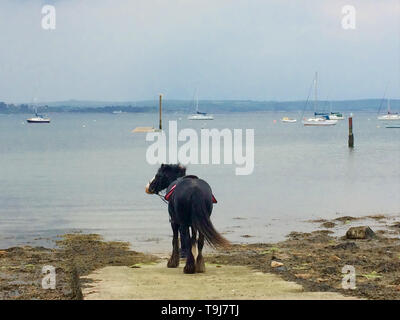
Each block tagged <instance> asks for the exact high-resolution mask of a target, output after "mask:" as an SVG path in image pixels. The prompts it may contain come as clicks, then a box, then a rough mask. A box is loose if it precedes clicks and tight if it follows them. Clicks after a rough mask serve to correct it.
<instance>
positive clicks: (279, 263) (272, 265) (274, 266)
mask: <svg viewBox="0 0 400 320" xmlns="http://www.w3.org/2000/svg"><path fill="white" fill-rule="evenodd" d="M282 266H283V263H282V262H279V261H275V260H272V261H271V268H278V267H282Z"/></svg>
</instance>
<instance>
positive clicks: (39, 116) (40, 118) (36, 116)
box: [26, 113, 50, 123]
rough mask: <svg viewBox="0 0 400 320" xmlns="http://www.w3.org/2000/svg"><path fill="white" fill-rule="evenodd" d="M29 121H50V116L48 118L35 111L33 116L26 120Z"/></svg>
mask: <svg viewBox="0 0 400 320" xmlns="http://www.w3.org/2000/svg"><path fill="white" fill-rule="evenodd" d="M26 122H28V123H50V118H46V117H44V116H42V115H40V114H37V113H35V116H34V117H33V118H29V119H27V120H26Z"/></svg>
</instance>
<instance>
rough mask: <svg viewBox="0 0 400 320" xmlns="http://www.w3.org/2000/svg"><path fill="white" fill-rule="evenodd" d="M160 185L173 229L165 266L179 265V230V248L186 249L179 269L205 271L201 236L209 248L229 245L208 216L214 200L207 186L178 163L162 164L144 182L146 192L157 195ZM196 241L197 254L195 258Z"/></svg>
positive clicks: (193, 271) (174, 266) (175, 266)
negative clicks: (164, 193) (184, 259)
mask: <svg viewBox="0 0 400 320" xmlns="http://www.w3.org/2000/svg"><path fill="white" fill-rule="evenodd" d="M164 189H167V191H166V195H165V197H164V198H165V199H166V200H167V201H168V212H169V216H170V222H171V227H172V231H173V239H172V254H171V257H170V259H169V260H168V263H167V267H168V268H177V267H178V266H179V240H178V235H179V233H180V234H181V243H182V250H183V249H184V248H186V249H187V252H186V265H185V267H184V269H183V272H184V273H195V272H199V273H201V272H205V264H204V258H203V254H202V250H203V246H204V240H205V241H206V242H207V243H208V244H209V245H210V246H211V247H213V248H219V247H228V246H230V242H229V241H228V240H227V239H225V238H224V237H223V236H222V235H221V234H219V233H218V231H217V230H216V229H215V228H214V226H213V224H212V222H211V220H210V216H211V212H212V209H213V202H214V203H216V200H215V198H214V196H213V194H212V191H211V187H210V186H209V184H208V183H207V182H206V181H204V180H202V179H200V178H198V177H197V176H193V175H186V168H185V167H184V166H182V165H180V164H162V165H161V167H160V168H159V169H158V171H157V173H156V175H155V176H154V178H153V179H152V180H150V182H149V183H148V184H147V185H146V193H148V194H157V195H159V193H160V191H162V190H164ZM189 229H190V231H191V234H190V232H189ZM197 232H198V233H199V237H198V240H197V239H196V238H197ZM196 242H197V251H198V254H197V258H196V260H195V257H194V255H195V252H196ZM189 248H191V250H189Z"/></svg>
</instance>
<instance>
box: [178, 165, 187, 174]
mask: <svg viewBox="0 0 400 320" xmlns="http://www.w3.org/2000/svg"><path fill="white" fill-rule="evenodd" d="M178 168H179V169H180V170H181V171H182V172H183V174H186V167H185V166H183V165H182V164H180V163H179V164H178Z"/></svg>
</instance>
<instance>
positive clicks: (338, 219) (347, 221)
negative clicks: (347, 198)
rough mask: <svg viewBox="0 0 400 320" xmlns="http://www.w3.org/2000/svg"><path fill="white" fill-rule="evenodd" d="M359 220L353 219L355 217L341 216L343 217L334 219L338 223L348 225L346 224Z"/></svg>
mask: <svg viewBox="0 0 400 320" xmlns="http://www.w3.org/2000/svg"><path fill="white" fill-rule="evenodd" d="M359 219H360V218H355V217H351V216H343V217H339V218H336V219H334V220H336V221H340V222H342V223H343V224H348V223H350V222H351V221H355V220H359Z"/></svg>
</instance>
